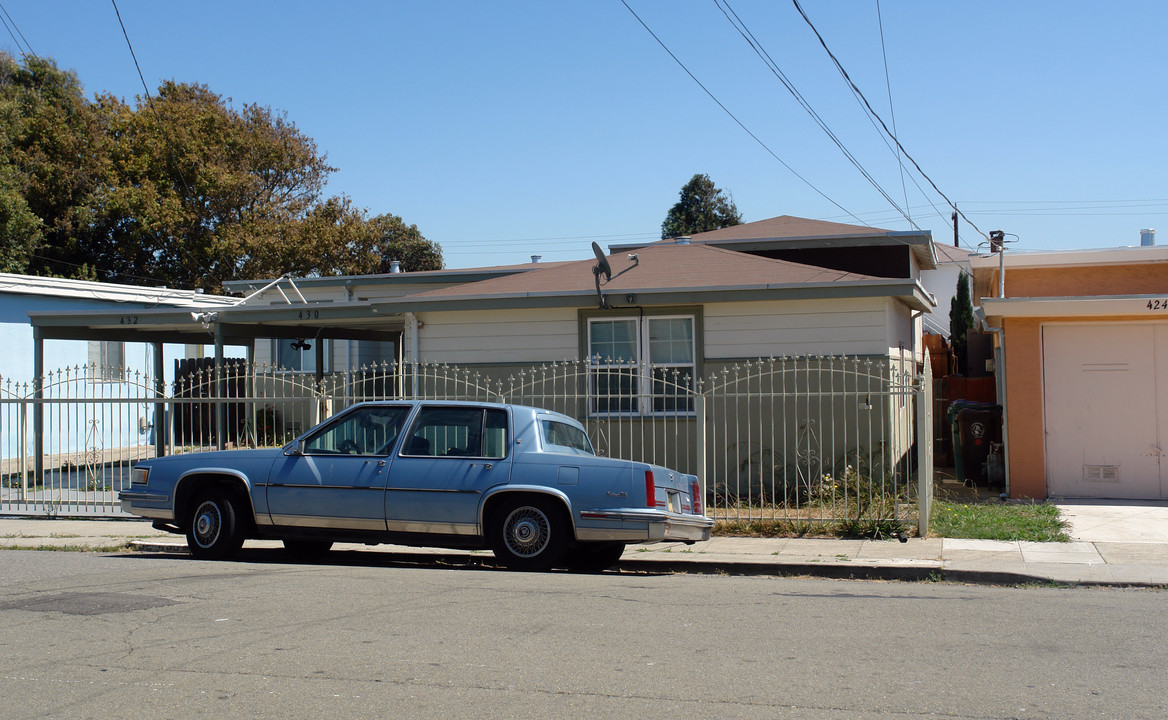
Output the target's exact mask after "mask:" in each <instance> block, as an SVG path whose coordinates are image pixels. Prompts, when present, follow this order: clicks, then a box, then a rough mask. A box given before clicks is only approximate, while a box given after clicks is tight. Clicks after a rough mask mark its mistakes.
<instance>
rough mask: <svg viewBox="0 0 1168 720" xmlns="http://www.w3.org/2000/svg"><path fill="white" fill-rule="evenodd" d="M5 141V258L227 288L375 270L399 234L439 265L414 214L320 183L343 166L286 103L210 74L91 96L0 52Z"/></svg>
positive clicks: (423, 262)
mask: <svg viewBox="0 0 1168 720" xmlns="http://www.w3.org/2000/svg"><path fill="white" fill-rule="evenodd" d="M0 147H2V149H3V150H4V153H3V156H2V157H0V270H2V269H8V270H15V271H20V272H31V273H34V274H39V275H57V276H64V277H85V278H89V279H100V280H109V281H116V282H123V283H130V284H150V285H154V284H164V285H168V286H172V287H183V288H203V289H205V290H207V291H210V292H219V291H221V289H222V285H223V282H224V281H227V280H238V279H251V278H259V277H274V276H278V275H282V274H284V273H292V274H294V275H348V274H367V273H375V272H379V271H380V269H381V267H382V265H383V259H386V258H388V257H389V256H388V255H385V254H386V253H390V254H393V253H397V252H399V250H398V247H397V245H400V244H402V243H405V244H406V246H408V248H410V251H411V252H413V253H415V254H414V255H410V256H409V257H408V258H407V257H403V258H400V259H403V261H406V262H403V265H404V267H405V268H406V269H409V270H420V269H423V266H425V268H426V269H437V268H441V267H442V253H441V248H440V247H439V246H438V245H437V244H435V243H431V242H430V241H427V240H426V239H425V238H424V237H422V235H421V233H420V232H418V229H417V226H414V225H411V226H408V227H407V226H406V225H405V223H404V222H403V221H402V220H401V218H397V217H395V216H393V215H378V216H376V217H372V218H371V217H369V216H368V214H367V212H366V211H364V210H362V209H359V208H356V207H354V206H353V204H352V201H351V200H350V199H349V198H348V197H346V196H344V195H339V196H332V197H325V196H323V188H324V186H325V184H326V182H327V180H328V176H329V175H330V174H331V173H332V172H334V171H335V170H336V168H334V167H332V166H330V165H329V164H328V161H327V157H326V156H325V155H323V154H321V153H320V152H319V150H318V149H317V146H316V143H315V142H314V141H313V140H312V139H311V138H309V137H307V136H306V135H304V134H303V133H301V132H300V131H299V130H298V129H297V127H296V125H295V124H294V123H292V122H291V121H290V120H289V119H288V118H287V116H286V115H285V114H283V113H278V112H275V111H273V110H272V109H270V108H267V107H263V106H260V105H255V104H248V105H243V106H242V107H239V108H236V107H234V106H233V105H232V104H231V100H230V99H229V98H228V99H224V98H223V97H222V96H220V95H218V94H216V93H214V92H213V91H212V90H211V89H210V88H208V87H207V86H205V85H199V84H189V83H178V82H173V81H167V82H164V83H163V84H162V85H161V86H160V87H159V88H158V92H157V93H156V94H155V95H154V96H153V97H152V98H148V99H146V100H143V99H142V98H137V100H136V103H135V105H134V106H130V105H128V104H126V103H125V102H123V101H121V100H120V99H118V98H116V97H113V96H112V95H108V94H99V95H97V96H95V97H94V98H93V100H92V101H91V100H88V99H86V97H85V95H84V93H83V91H82V88H81V84H80V83H79V82H78V80H77V78H76V76H75V75H74V74H73V73H71V72H66V71H62V70H60V69H58V68H57V67H56V65H55V64H54V63H53V62H52V61H51V60H46V59H39V58H30V59H27V60H25V61H23V63H17V62H16V61H14V60H13V59H12V58H11V57H9V56H7V55H2V54H0ZM400 252H402V254H403V255H404V254H405V251H404V250H403V251H400ZM383 256H384V257H383ZM407 260H408V261H407ZM414 263H417V267H415V266H414Z"/></svg>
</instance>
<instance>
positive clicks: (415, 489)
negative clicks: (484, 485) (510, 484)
mask: <svg viewBox="0 0 1168 720" xmlns="http://www.w3.org/2000/svg"><path fill="white" fill-rule="evenodd" d="M385 491H386V492H390V491H393V492H416V493H453V494H456V495H458V494H461V495H481V494H482V492H483V491H482V490H452V489H444V488H424V487H387V488H386V489H385Z"/></svg>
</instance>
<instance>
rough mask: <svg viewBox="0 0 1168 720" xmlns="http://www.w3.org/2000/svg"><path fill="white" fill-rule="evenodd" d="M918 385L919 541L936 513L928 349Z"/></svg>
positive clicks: (931, 384)
mask: <svg viewBox="0 0 1168 720" xmlns="http://www.w3.org/2000/svg"><path fill="white" fill-rule="evenodd" d="M917 381H918V382H919V383H920V385H919V386H918V387H917V390H916V396H917V397H916V406H917V407H916V411H917V537H922V538H923V537H925V536H927V535H928V534H929V513H931V512H932V511H933V365H932V360H930V359H929V350H928V348H926V349H925V362H924V368H923V369H922V372H921V374H920V375H919V376H918V378H917Z"/></svg>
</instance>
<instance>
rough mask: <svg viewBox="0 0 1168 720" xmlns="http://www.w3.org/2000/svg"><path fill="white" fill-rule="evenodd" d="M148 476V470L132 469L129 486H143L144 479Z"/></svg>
mask: <svg viewBox="0 0 1168 720" xmlns="http://www.w3.org/2000/svg"><path fill="white" fill-rule="evenodd" d="M149 474H150V468H134V469H133V470H131V471H130V484H131V485H145V484H146V477H147V476H148V475H149Z"/></svg>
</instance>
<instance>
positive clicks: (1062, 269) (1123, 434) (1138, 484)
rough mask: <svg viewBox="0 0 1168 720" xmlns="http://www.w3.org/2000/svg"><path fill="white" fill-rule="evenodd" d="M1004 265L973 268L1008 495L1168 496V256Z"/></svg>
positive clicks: (981, 262)
mask: <svg viewBox="0 0 1168 720" xmlns="http://www.w3.org/2000/svg"><path fill="white" fill-rule="evenodd" d="M1002 260H1003V259H1002V258H1001V257H1000V256H998V255H991V256H981V257H975V258H973V259H972V261H971V263H972V266H973V273H974V301H975V304H979V305H980V309H979V315H981V316H982V317H984V324H985V326H986V327H987V328H988V329H989V330H990V331H991V332H993V333H995V343H994V344H995V350H994V352H995V365H996V367H997V368H998V369H999V370H998V382H999V386H1000V390H999V398H1002V400H1001V402H1002V404H1003V405H1004V415H1005V421H1004V424H1005V431H1006V432H1005V438H1006V454H1007V464H1006V472H1007V482H1008V486H1009V493H1010V496H1011V497H1015V498H1047V497H1066V498H1140V499H1163V498H1168V413H1166V412H1165V408H1168V248H1166V247H1156V246H1150V247H1126V248H1115V249H1103V250H1074V251H1060V252H1027V253H1022V252H1011V253H1007V254H1006V256H1005V258H1004V265H1003V263H1002ZM1002 267H1004V273H1003V272H1002ZM1003 275H1004V283H1003V282H1002V280H1003Z"/></svg>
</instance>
